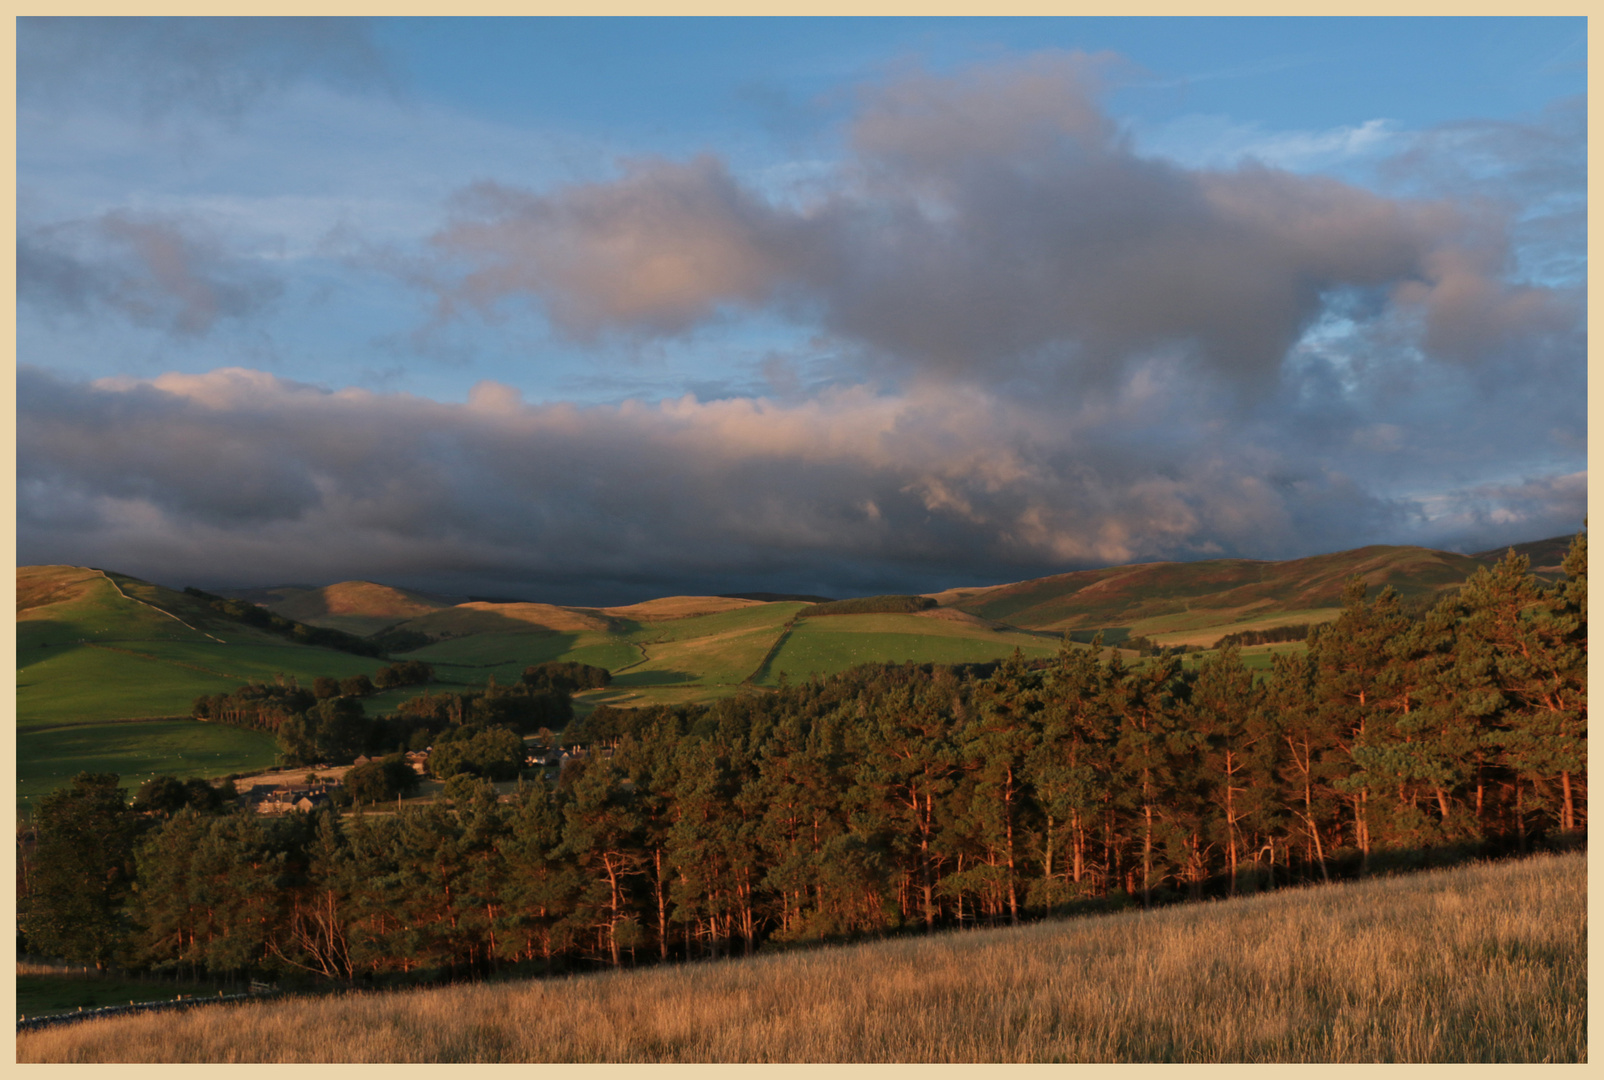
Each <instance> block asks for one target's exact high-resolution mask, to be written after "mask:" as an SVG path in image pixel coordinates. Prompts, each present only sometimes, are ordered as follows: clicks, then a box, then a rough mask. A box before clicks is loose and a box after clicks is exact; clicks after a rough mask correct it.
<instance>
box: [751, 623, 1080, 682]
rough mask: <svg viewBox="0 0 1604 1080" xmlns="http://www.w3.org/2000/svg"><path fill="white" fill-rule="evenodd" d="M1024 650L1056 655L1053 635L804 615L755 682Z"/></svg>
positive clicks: (966, 660) (979, 659)
mask: <svg viewBox="0 0 1604 1080" xmlns="http://www.w3.org/2000/svg"><path fill="white" fill-rule="evenodd" d="M1016 648H1017V649H1019V650H1020V652H1021V653H1023V654H1024V656H1025V657H1026V658H1027V659H1032V658H1035V657H1046V656H1056V655H1057V654H1058V649H1059V645H1058V642H1057V641H1055V640H1053V639H1052V638H1048V637H1042V636H1037V635H1034V634H1024V633H1020V632H1017V631H995V630H986V629H982V628H979V627H976V626H973V625H970V624H964V623H958V622H949V621H946V620H943V619H932V618H926V617H922V616H918V615H829V616H823V617H819V618H812V619H802V620H800V621H799V622H798V623H797V624H796V626H795V627H794V628H793V629H792V630H791V633H790V634H789V635H788V636H787V637H786V639H785V642H784V644H782V645H781V646H780V649H779V652H777V653H776V654H775V656H774V658H773V659H772V660H770V661H769V663H768V665H767V666H766V667H765V668H764V670H763V672H762V673H761V674H760V675H759V676H758V678H757V679H756V680H754V681H756V682H757V683H759V684H760V685H764V686H774V685H776V684H777V683H778V682H779V675H780V672H782V671H783V672H785V674H786V677H787V678H788V679H789V680H791V681H793V682H794V681H796V680H798V679H804V678H807V677H808V676H809V675H813V674H818V675H832V674H834V673H836V672H838V671H845V670H846V669H847V668H850V667H853V666H855V665H857V664H869V663H902V662H904V661H912V662H914V663H920V664H975V663H984V662H986V661H990V660H1001V659H1003V658H1004V657H1006V656H1009V655H1011V654H1012V653H1013V651H1014V649H1016Z"/></svg>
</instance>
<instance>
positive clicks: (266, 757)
mask: <svg viewBox="0 0 1604 1080" xmlns="http://www.w3.org/2000/svg"><path fill="white" fill-rule="evenodd" d="M277 753H278V744H277V742H276V741H275V740H274V738H273V736H271V735H269V734H267V733H266V732H262V731H247V730H245V729H244V728H237V727H229V726H227V725H224V724H208V723H203V722H202V721H199V720H135V721H126V722H123V723H115V724H77V725H73V726H71V727H36V728H31V729H25V730H19V731H18V732H17V809H18V813H24V812H26V809H27V808H28V807H29V806H31V804H32V802H33V800H35V799H37V798H38V797H39V796H41V795H45V794H48V793H49V792H51V791H53V790H55V789H56V788H58V787H61V786H62V785H64V784H65V783H67V781H69V780H71V779H72V778H73V777H74V776H76V775H77V774H78V773H81V772H102V773H104V772H114V773H116V774H118V775H119V776H121V777H122V778H123V786H124V787H127V788H129V789H134V788H137V787H138V786H139V785H140V784H141V783H143V782H144V781H145V780H147V779H149V778H150V777H152V776H159V775H162V774H164V773H165V774H167V775H169V776H177V777H179V778H181V779H188V778H189V777H192V776H198V777H214V776H224V775H226V774H228V773H244V772H258V771H260V770H262V769H265V768H267V767H268V766H270V765H272V764H273V761H274V758H275V757H276V756H277Z"/></svg>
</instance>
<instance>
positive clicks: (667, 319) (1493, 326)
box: [434, 54, 1581, 390]
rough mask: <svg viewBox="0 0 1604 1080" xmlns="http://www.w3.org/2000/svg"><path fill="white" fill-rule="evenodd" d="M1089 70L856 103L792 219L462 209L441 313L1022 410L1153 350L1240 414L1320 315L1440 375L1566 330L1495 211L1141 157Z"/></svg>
mask: <svg viewBox="0 0 1604 1080" xmlns="http://www.w3.org/2000/svg"><path fill="white" fill-rule="evenodd" d="M1099 64H1100V61H1097V60H1094V59H1092V58H1087V57H1083V56H1079V55H1056V54H1049V55H1043V56H1038V57H1035V58H1032V59H1030V60H1028V61H1026V62H1023V63H1019V62H1010V63H1006V64H999V65H995V66H991V67H981V68H977V69H973V70H970V71H967V72H964V73H960V74H958V75H955V76H950V77H937V76H933V75H915V76H911V77H908V78H905V79H903V80H900V81H897V82H894V83H891V84H889V85H887V86H885V87H881V88H878V89H876V90H873V91H870V92H867V93H866V97H865V101H864V103H863V106H862V109H861V110H860V112H859V114H858V116H857V118H856V121H855V124H854V126H853V128H852V130H851V132H850V142H851V147H852V155H851V156H850V157H849V159H848V160H847V161H846V162H845V163H844V164H843V165H842V167H841V168H840V169H839V171H838V173H837V175H836V177H835V180H834V182H833V183H831V184H828V185H826V186H824V187H823V188H815V189H813V190H812V191H811V192H810V193H808V194H807V195H805V196H799V197H797V198H793V199H783V198H776V197H766V196H765V195H763V194H761V193H759V192H758V191H757V190H755V189H754V188H752V187H750V186H748V185H745V184H743V183H742V182H741V181H740V180H739V179H737V178H736V177H734V176H733V175H732V174H731V173H730V171H729V170H728V168H727V167H726V166H725V165H724V164H723V163H722V162H720V161H719V160H718V159H716V158H713V157H711V156H703V157H701V158H698V159H696V160H694V161H691V162H688V163H678V162H669V161H661V160H653V161H640V162H634V163H631V164H629V165H628V166H627V167H626V170H625V173H624V175H623V176H622V177H621V178H620V179H618V180H616V181H613V182H609V183H599V184H588V185H584V186H579V187H571V188H564V189H558V190H555V191H551V192H546V193H535V192H528V191H520V190H517V189H514V188H510V187H507V186H505V185H497V186H488V185H487V186H481V187H480V188H477V189H474V190H473V191H470V192H467V193H465V194H464V196H463V198H462V200H461V203H460V206H459V211H460V212H459V215H458V217H457V220H456V221H455V222H454V224H452V225H451V226H449V227H447V228H446V229H444V230H442V231H441V232H440V233H438V234H437V235H436V236H435V237H434V244H435V246H436V248H437V249H438V251H439V252H440V253H441V255H442V256H443V257H444V258H445V259H447V260H450V261H452V262H453V263H454V264H455V265H456V267H457V268H458V272H457V275H456V276H455V278H453V279H450V283H449V284H447V285H446V286H444V287H443V288H442V298H443V302H444V303H445V304H446V305H447V306H448V307H450V306H451V305H456V304H462V303H469V304H473V305H476V306H478V307H480V308H487V309H488V308H494V307H495V306H496V305H497V304H500V303H504V302H509V301H512V302H516V301H528V302H531V303H534V304H535V305H537V306H539V307H541V308H542V309H543V310H544V311H545V312H546V313H547V314H548V316H549V317H550V318H551V320H552V321H553V323H554V324H555V325H556V326H557V327H558V328H559V329H560V330H562V331H565V332H567V333H569V334H571V335H574V336H582V337H592V336H594V335H595V334H596V333H598V332H599V331H601V330H604V329H609V328H611V329H615V330H620V331H625V332H631V333H662V332H665V331H666V332H674V331H679V330H683V329H685V328H687V327H689V326H692V325H694V324H696V323H698V322H700V321H704V320H707V319H710V318H714V317H716V316H718V315H719V314H720V313H724V312H729V311H732V310H740V309H768V310H774V311H781V312H788V313H790V314H791V315H792V316H794V317H796V318H797V319H798V320H799V321H803V322H807V321H811V320H814V319H817V320H819V321H820V322H822V324H823V325H824V326H825V327H827V328H828V329H830V330H831V331H833V332H834V333H836V334H838V335H841V336H842V337H844V338H845V339H848V340H850V341H854V342H857V343H860V344H861V345H863V346H864V347H866V349H867V350H868V352H867V355H869V356H871V357H874V358H878V359H880V360H881V361H883V362H887V363H890V364H892V365H893V367H894V368H895V369H896V370H900V371H911V372H914V373H918V374H921V375H925V376H932V375H933V376H936V377H941V378H963V379H970V378H978V379H995V378H998V377H1018V376H1021V375H1022V376H1024V377H1027V378H1030V379H1032V380H1033V381H1034V382H1035V383H1036V384H1038V385H1047V384H1057V385H1063V384H1066V383H1068V384H1082V383H1085V382H1086V380H1087V379H1091V380H1092V381H1094V382H1095V381H1096V380H1098V379H1102V380H1105V381H1106V380H1107V379H1108V378H1110V377H1113V376H1116V375H1118V374H1119V373H1121V372H1123V371H1125V370H1126V369H1127V368H1128V366H1129V365H1131V364H1132V363H1137V362H1140V361H1141V360H1142V359H1144V358H1146V357H1149V356H1151V355H1153V354H1155V353H1161V352H1169V353H1174V354H1181V355H1185V356H1187V357H1189V358H1191V360H1192V362H1194V363H1197V364H1199V365H1200V366H1201V367H1202V368H1204V369H1207V370H1211V371H1213V372H1215V373H1217V374H1219V375H1222V376H1224V377H1225V378H1227V379H1228V380H1230V381H1233V382H1235V383H1236V384H1237V386H1238V387H1239V388H1241V389H1244V390H1257V389H1259V388H1262V387H1263V386H1264V385H1265V383H1266V380H1269V379H1272V378H1273V377H1274V376H1275V375H1276V374H1277V372H1278V371H1279V369H1280V368H1281V366H1282V364H1283V362H1284V360H1285V358H1286V357H1287V355H1288V353H1289V351H1290V350H1291V349H1292V348H1293V346H1294V345H1295V344H1296V343H1297V342H1298V341H1299V340H1300V339H1301V338H1302V337H1303V336H1304V335H1305V334H1306V333H1307V331H1308V330H1309V329H1310V327H1311V326H1313V325H1314V324H1315V323H1316V322H1317V321H1318V320H1319V319H1320V318H1321V317H1323V316H1324V315H1326V314H1327V313H1328V312H1329V311H1330V310H1331V304H1332V302H1333V298H1334V297H1335V298H1341V297H1352V296H1356V295H1357V296H1362V297H1365V298H1367V302H1368V304H1369V306H1370V310H1369V313H1368V315H1367V318H1372V319H1379V318H1389V319H1391V320H1393V321H1394V322H1403V321H1408V322H1412V323H1413V324H1414V326H1415V333H1414V338H1413V340H1412V342H1411V344H1412V345H1413V346H1415V347H1418V348H1422V349H1424V350H1425V351H1426V353H1427V354H1428V355H1429V356H1430V357H1432V358H1434V359H1438V360H1445V361H1458V362H1472V363H1473V362H1476V361H1478V360H1480V359H1482V358H1483V357H1484V356H1485V355H1486V354H1489V353H1495V352H1499V351H1504V350H1506V348H1507V346H1508V344H1509V343H1510V342H1511V341H1519V340H1523V339H1525V338H1527V337H1529V336H1531V335H1534V334H1537V335H1540V334H1555V333H1564V332H1565V331H1566V330H1567V329H1568V328H1574V327H1575V326H1576V325H1578V324H1579V321H1580V311H1581V307H1580V301H1579V296H1578V295H1576V294H1574V293H1566V292H1564V291H1562V290H1555V289H1553V288H1551V287H1549V286H1547V285H1543V284H1532V283H1526V284H1521V283H1518V282H1514V281H1511V280H1509V276H1508V273H1507V271H1508V269H1509V263H1510V259H1511V249H1510V243H1509V224H1510V222H1509V216H1510V215H1509V210H1508V208H1507V207H1502V206H1500V205H1497V204H1496V203H1494V202H1490V201H1486V200H1483V201H1479V202H1478V201H1471V200H1466V199H1454V200H1447V199H1427V198H1414V199H1403V198H1390V197H1386V196H1383V195H1379V194H1376V193H1374V192H1371V191H1367V190H1365V189H1363V188H1359V187H1356V186H1353V185H1351V184H1346V183H1342V182H1339V181H1336V180H1332V179H1327V178H1321V177H1309V176H1302V175H1298V174H1294V173H1290V172H1286V171H1281V170H1276V169H1272V168H1269V167H1266V166H1262V165H1258V164H1255V163H1252V162H1249V163H1247V164H1245V165H1243V166H1241V167H1238V168H1233V169H1230V170H1213V171H1207V170H1192V169H1187V168H1184V167H1182V166H1179V165H1176V164H1173V163H1169V162H1166V161H1162V160H1159V159H1151V158H1146V157H1143V156H1142V155H1140V154H1139V153H1137V152H1136V151H1135V150H1134V149H1133V148H1132V146H1131V145H1130V144H1129V142H1128V140H1126V139H1125V138H1124V137H1123V136H1122V134H1121V133H1120V131H1119V129H1118V127H1117V125H1116V124H1114V123H1113V122H1112V121H1111V120H1110V119H1109V118H1108V117H1107V116H1106V115H1104V114H1103V113H1102V111H1101V109H1100V108H1099V105H1098V102H1097V99H1096V77H1095V76H1096V72H1097V68H1098V67H1099ZM1444 137H1446V136H1444ZM1421 153H1422V154H1425V153H1426V150H1425V149H1422V150H1421Z"/></svg>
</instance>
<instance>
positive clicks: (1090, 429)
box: [17, 18, 1587, 604]
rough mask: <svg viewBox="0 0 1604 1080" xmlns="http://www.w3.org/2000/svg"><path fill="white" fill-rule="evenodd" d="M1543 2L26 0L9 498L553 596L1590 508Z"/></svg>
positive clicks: (195, 571) (1551, 518)
mask: <svg viewBox="0 0 1604 1080" xmlns="http://www.w3.org/2000/svg"><path fill="white" fill-rule="evenodd" d="M1585 97H1586V24H1585V21H1584V20H1582V19H1579V18H1533V19H1510V18H1503V19H1469V18H1453V19H1449V18H1420V19H1360V18H1355V19H1212V18H1202V19H1171V18H1156V19H1120V18H1096V19H1094V18H1059V19H995V20H994V19H863V20H840V19H719V20H698V19H582V18H575V19H540V18H530V19H484V20H475V19H463V20H454V19H427V20H413V19H381V20H372V21H368V20H345V19H315V20H299V19H281V20H280V19H238V20H231V19H220V20H208V19H92V18H86V19H51V18H23V19H19V20H18V27H17V238H18V239H17V243H18V250H17V283H18V284H17V360H18V376H17V403H18V404H17V408H18V418H17V419H18V444H17V446H18V474H17V480H18V501H17V545H18V561H19V563H20V564H38V563H72V564H80V565H92V566H99V567H103V568H109V569H114V570H119V571H122V572H125V573H130V574H134V575H137V576H140V577H144V578H147V579H149V580H153V581H158V582H161V583H163V584H168V585H173V586H177V587H182V586H185V585H196V586H200V587H202V588H227V587H246V586H261V585H273V584H292V583H293V584H311V585H321V584H328V583H332V582H336V581H341V580H349V579H362V580H371V581H380V582H384V583H387V584H394V585H405V586H410V587H414V588H421V589H426V590H432V591H436V592H441V593H446V594H452V595H491V596H497V597H507V598H519V599H530V600H542V601H547V602H553V603H568V604H610V603H628V602H632V601H636V600H641V599H646V598H649V597H654V596H663V595H670V594H676V593H732V592H749V591H768V592H802V593H812V594H819V595H825V596H853V595H866V594H872V593H885V592H926V591H935V590H939V589H943V588H949V587H954V586H962V585H982V584H992V583H997V582H1003V581H1015V580H1022V579H1026V578H1031V577H1038V576H1043V575H1046V574H1052V573H1062V572H1065V571H1069V570H1077V569H1085V568H1088V567H1094V566H1104V565H1112V564H1121V563H1131V562H1149V561H1157V560H1188V561H1189V560H1197V559H1209V558H1223V557H1232V558H1252V559H1286V558H1296V557H1301V556H1306V555H1313V554H1319V553H1323V552H1329V551H1337V550H1343V549H1346V548H1351V547H1357V546H1361V545H1365V544H1422V545H1426V546H1431V547H1438V548H1444V549H1449V550H1459V551H1467V552H1474V551H1481V550H1486V549H1491V548H1496V547H1500V546H1502V545H1506V544H1510V543H1517V542H1520V541H1524V540H1534V539H1540V538H1545V537H1549V536H1555V535H1560V534H1565V533H1569V532H1573V531H1575V530H1577V529H1578V528H1580V527H1581V526H1582V524H1583V520H1584V517H1585V514H1586V475H1587V474H1586V457H1585V454H1586V447H1585V444H1586V415H1587V413H1586V341H1585V325H1586V324H1585V253H1586V231H1585V227H1586V142H1585V131H1586V110H1585Z"/></svg>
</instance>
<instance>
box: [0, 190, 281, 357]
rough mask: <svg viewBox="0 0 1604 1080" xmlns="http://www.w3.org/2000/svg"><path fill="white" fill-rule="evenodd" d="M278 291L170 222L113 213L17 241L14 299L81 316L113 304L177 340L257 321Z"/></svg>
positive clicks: (263, 275) (217, 246)
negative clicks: (220, 325) (226, 324)
mask: <svg viewBox="0 0 1604 1080" xmlns="http://www.w3.org/2000/svg"><path fill="white" fill-rule="evenodd" d="M281 291H282V287H281V285H280V283H279V281H278V280H277V278H276V277H275V276H273V275H271V274H269V273H267V272H266V271H264V270H262V269H260V268H259V267H258V266H255V265H253V264H251V263H248V262H245V261H243V260H239V259H234V258H231V257H230V256H229V255H228V254H226V253H225V252H224V250H223V248H222V245H221V243H220V242H219V241H218V240H217V239H216V238H214V237H213V236H212V235H210V233H209V232H208V231H206V230H204V229H203V228H201V227H200V226H198V225H196V224H194V223H192V222H187V221H181V220H179V219H176V218H173V217H167V216H159V215H149V214H133V213H128V212H123V211H112V212H110V213H106V214H102V215H100V216H99V217H96V218H92V219H88V220H83V221H73V222H65V223H58V224H54V225H48V226H40V227H36V228H33V229H30V230H26V231H24V232H22V233H21V235H19V237H18V239H17V298H18V299H19V300H21V301H25V302H31V303H34V304H38V305H41V306H42V307H45V308H47V309H55V310H66V311H72V312H77V313H82V314H89V313H92V312H93V311H95V310H96V309H99V308H110V309H112V310H114V311H117V312H119V313H120V314H122V315H123V316H124V317H126V318H128V319H130V320H131V321H133V322H135V323H137V324H139V325H141V326H149V327H155V328H158V329H162V330H166V331H169V332H171V333H173V334H176V335H180V336H195V335H201V334H205V333H206V332H207V331H209V330H211V328H212V327H213V325H214V324H215V323H216V322H217V321H218V320H219V319H242V318H245V317H247V316H250V315H253V314H255V313H256V312H258V311H260V310H261V309H262V308H264V307H265V306H267V305H268V304H270V303H271V302H272V301H273V300H274V299H275V298H277V297H278V296H279V294H280V292H281Z"/></svg>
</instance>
